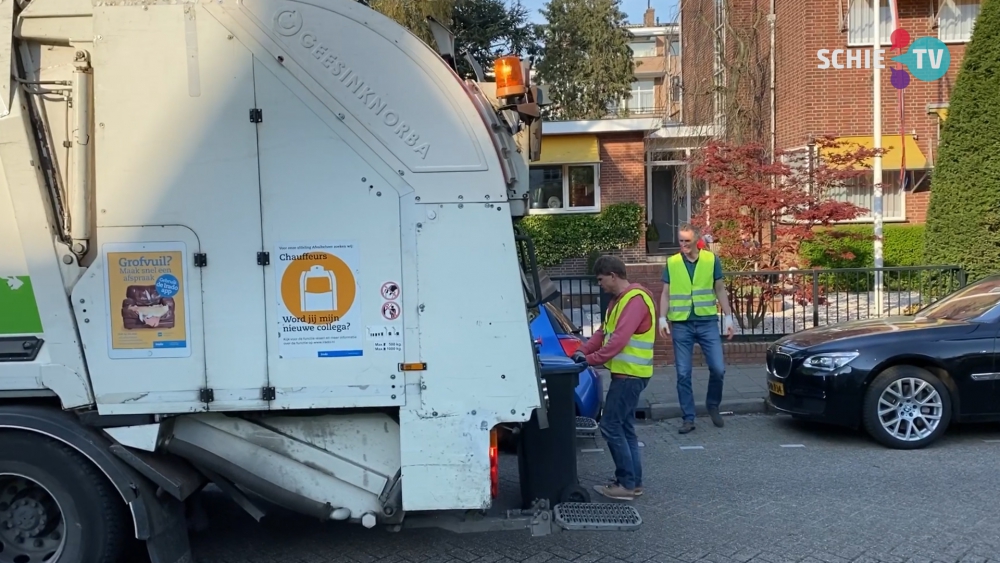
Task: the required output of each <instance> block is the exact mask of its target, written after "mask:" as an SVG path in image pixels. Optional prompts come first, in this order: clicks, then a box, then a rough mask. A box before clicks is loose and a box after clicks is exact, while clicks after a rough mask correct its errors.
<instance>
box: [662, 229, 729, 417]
mask: <svg viewBox="0 0 1000 563" xmlns="http://www.w3.org/2000/svg"><path fill="white" fill-rule="evenodd" d="M678 235H679V236H678V242H679V243H680V252H678V253H677V254H674V255H673V256H671V257H670V258H668V259H667V264H666V266H665V267H664V268H663V291H662V293H661V294H660V323H659V325H660V335H661V336H663V337H664V338H666V337H667V336H668V335H669V336H670V338H671V340H672V342H673V347H674V365H675V366H676V369H677V399H678V402H680V405H681V414H682V417H683V420H682V423H681V428H680V430H679V432H680V433H681V434H687V433H688V432H691V431H692V430H694V428H695V425H694V415H695V407H694V392H693V391H692V390H691V371H692V365H691V364H692V361H691V360H692V356H693V354H694V345H695V343H698V345H700V346H701V351H702V354H703V355H704V356H705V363H706V364H708V374H709V375H708V393H707V395H706V398H705V407H706V410H708V414H709V416H711V418H712V422H713V423H714V424H715V425H716V426H718V427H722V426H723V420H722V416H721V415H720V414H719V404H720V403H721V402H722V382H723V376H724V375H725V372H726V365H725V361H724V358H723V355H722V338H721V336H720V334H719V317H718V313H719V311H718V308H717V306H716V303H717V302H718V304H719V305H721V307H722V313H723V318H722V319H723V322H722V324H723V331H725V333H726V334H727V335H728V337H729V338H730V339H732V337H733V333H734V332H735V325H734V323H733V312H732V309H731V308H730V307H729V297H728V296H727V294H726V286H725V283H724V281H723V278H722V265H721V264H720V262H719V260H718V258H716V256H715V254H713V253H712V252H710V251H709V250H705V249H699V248H698V246H697V241H698V239H699V236H698V229H697V228H695V227H694V226H692V225H690V224H688V223H684V224H683V225H681V226H680V228H679V229H678Z"/></svg>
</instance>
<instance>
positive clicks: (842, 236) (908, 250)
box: [799, 224, 936, 292]
mask: <svg viewBox="0 0 1000 563" xmlns="http://www.w3.org/2000/svg"><path fill="white" fill-rule="evenodd" d="M882 237H883V239H882V240H883V245H882V262H883V264H884V266H885V267H887V268H891V267H906V266H920V265H922V264H923V255H924V225H893V224H889V225H884V226H883V227H882ZM873 239H874V233H873V231H872V226H871V225H843V226H837V227H833V228H829V229H818V230H817V233H816V235H815V237H814V238H813V239H812V240H807V241H803V242H802V245H801V246H800V247H799V255H800V257H802V258H804V259H805V264H804V266H805V267H807V268H823V269H833V268H874V267H875V249H874V247H873V244H872V241H873ZM935 276H936V273H935V272H923V271H902V272H887V273H886V274H885V277H884V280H885V284H886V288H887V289H890V290H902V291H912V290H920V289H921V288H925V286H927V284H928V283H929V281H930V280H931V279H932V278H934V277H935ZM819 281H820V284H822V285H823V286H824V287H826V288H827V289H828V290H831V291H861V292H864V291H871V290H872V289H873V288H874V287H875V285H874V284H875V275H874V272H871V273H868V272H841V273H837V274H823V275H821V276H820V280H819Z"/></svg>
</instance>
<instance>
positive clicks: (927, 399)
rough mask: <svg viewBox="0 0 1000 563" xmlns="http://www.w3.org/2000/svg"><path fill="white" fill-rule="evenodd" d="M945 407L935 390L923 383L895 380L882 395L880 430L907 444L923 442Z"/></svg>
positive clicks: (917, 380) (914, 379)
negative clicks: (914, 441) (915, 441)
mask: <svg viewBox="0 0 1000 563" xmlns="http://www.w3.org/2000/svg"><path fill="white" fill-rule="evenodd" d="M943 408H944V403H943V401H942V399H941V394H940V393H938V392H937V390H936V389H934V386H933V385H931V384H930V383H927V382H926V381H924V380H922V379H917V378H915V377H907V378H905V379H897V380H895V381H893V382H892V383H890V384H889V386H888V387H886V388H885V390H884V391H882V395H881V396H880V397H879V400H878V416H879V421H880V422H881V423H882V428H884V429H885V430H886V432H889V433H890V434H892V435H893V436H894V437H896V438H898V439H900V440H905V441H907V442H909V441H913V440H922V439H924V438H926V437H928V436H930V435H931V434H933V433H934V430H935V429H937V427H938V424H940V423H941V410H942V409H943Z"/></svg>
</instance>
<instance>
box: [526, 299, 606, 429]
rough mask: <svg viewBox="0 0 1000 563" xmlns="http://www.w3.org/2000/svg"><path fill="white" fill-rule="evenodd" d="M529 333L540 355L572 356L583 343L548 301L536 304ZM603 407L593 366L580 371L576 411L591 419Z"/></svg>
mask: <svg viewBox="0 0 1000 563" xmlns="http://www.w3.org/2000/svg"><path fill="white" fill-rule="evenodd" d="M530 330H531V337H532V338H533V339H534V340H535V344H536V345H539V346H540V353H541V354H542V355H550V356H555V355H565V356H566V357H567V358H568V357H570V356H572V355H573V353H574V352H576V351H577V350H578V349H579V348H580V346H582V345H583V342H584V339H583V336H582V334H583V332H582V331H581V330H580V329H579V328H578V327H577V326H576V325H574V324H573V321H571V320H570V319H569V317H567V316H566V314H565V313H563V312H562V310H561V309H559V308H558V307H556V306H555V305H553V304H551V303H545V304H544V305H542V306H541V307H539V315H538V316H537V317H535V319H534V320H533V321H532V322H531V325H530ZM603 407H604V388H603V386H602V384H601V377H600V375H599V374H598V373H597V370H596V369H595V368H594V367H593V366H587V369H585V370H583V371H581V372H580V381H579V383H577V385H576V415H577V416H585V417H587V418H592V419H594V420H598V421H599V420H600V419H601V411H602V410H603Z"/></svg>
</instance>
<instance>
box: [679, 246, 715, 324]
mask: <svg viewBox="0 0 1000 563" xmlns="http://www.w3.org/2000/svg"><path fill="white" fill-rule="evenodd" d="M667 272H668V273H669V274H670V302H669V304H668V310H667V319H669V320H670V321H671V322H675V321H686V320H687V319H688V317H690V316H691V307H692V305H693V306H694V314H695V315H698V316H701V317H708V316H713V315H716V314H717V313H718V309H717V308H716V306H715V290H714V289H713V286H714V285H715V279H714V277H713V275H712V274H713V273H714V272H715V255H714V254H712V253H711V252H709V251H707V250H702V251H700V252H699V253H698V264H696V265H695V267H694V279H693V280H692V279H691V275H690V274H689V273H688V269H687V266H686V265H685V264H684V256H683V255H682V254H680V253H677V254H674V255H673V256H671V257H670V258H668V259H667Z"/></svg>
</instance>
